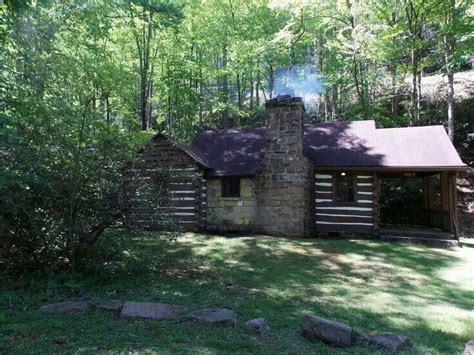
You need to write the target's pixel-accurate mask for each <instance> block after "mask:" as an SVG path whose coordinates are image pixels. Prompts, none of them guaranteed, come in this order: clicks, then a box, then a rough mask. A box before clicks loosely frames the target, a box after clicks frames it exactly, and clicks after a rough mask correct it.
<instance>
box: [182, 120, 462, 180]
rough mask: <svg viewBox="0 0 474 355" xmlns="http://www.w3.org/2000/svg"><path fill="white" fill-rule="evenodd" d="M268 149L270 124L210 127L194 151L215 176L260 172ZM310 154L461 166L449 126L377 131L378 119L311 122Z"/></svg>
mask: <svg viewBox="0 0 474 355" xmlns="http://www.w3.org/2000/svg"><path fill="white" fill-rule="evenodd" d="M264 148H265V129H264V128H243V129H229V130H220V131H216V130H210V131H204V132H202V133H201V134H199V136H198V137H197V138H196V139H195V140H194V141H193V143H192V145H191V147H190V149H191V150H192V151H193V152H194V153H195V154H196V155H198V156H199V158H200V160H202V161H205V162H206V165H207V167H209V168H210V171H209V173H208V175H209V176H245V175H254V174H255V172H256V170H257V168H258V167H259V166H260V163H261V161H262V158H263V155H264ZM304 154H305V155H306V156H307V157H308V159H309V160H310V161H312V162H313V164H314V165H315V166H316V167H321V168H331V167H334V168H364V169H367V168H373V169H374V170H378V169H383V170H386V169H392V168H393V169H406V170H418V169H423V170H426V169H433V170H443V169H448V170H449V169H459V168H463V167H465V166H466V165H465V164H463V162H462V161H461V159H460V158H459V155H458V153H457V152H456V150H455V149H454V146H453V145H452V143H451V141H450V140H449V138H448V136H447V134H446V131H445V130H444V128H443V126H426V127H406V128H385V129H376V128H375V123H374V121H353V122H347V123H346V122H340V123H321V124H307V125H305V126H304Z"/></svg>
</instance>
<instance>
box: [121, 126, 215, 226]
mask: <svg viewBox="0 0 474 355" xmlns="http://www.w3.org/2000/svg"><path fill="white" fill-rule="evenodd" d="M127 177H128V178H127V184H126V187H125V188H126V201H125V203H126V223H127V225H129V226H130V227H133V228H138V229H144V230H198V229H201V228H202V227H204V226H205V223H206V205H207V186H206V181H205V180H204V179H203V171H202V169H201V168H200V166H199V165H198V164H197V163H196V162H195V161H194V160H193V159H192V158H191V157H190V156H189V155H188V154H186V153H185V152H184V151H183V150H181V149H180V148H179V147H177V146H176V145H175V144H174V143H173V142H171V141H170V140H169V139H168V138H166V137H164V136H161V135H158V136H156V137H154V138H153V139H152V141H151V144H150V145H149V146H148V147H147V148H145V149H144V151H143V152H142V153H141V161H140V162H138V163H137V164H135V165H134V166H132V167H130V168H129V169H128V171H127Z"/></svg>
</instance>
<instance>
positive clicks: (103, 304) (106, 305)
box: [95, 300, 123, 312]
mask: <svg viewBox="0 0 474 355" xmlns="http://www.w3.org/2000/svg"><path fill="white" fill-rule="evenodd" d="M95 307H96V308H99V309H102V310H104V311H115V312H118V311H120V310H121V309H122V307H123V301H120V300H103V301H100V302H98V303H97V304H96V305H95Z"/></svg>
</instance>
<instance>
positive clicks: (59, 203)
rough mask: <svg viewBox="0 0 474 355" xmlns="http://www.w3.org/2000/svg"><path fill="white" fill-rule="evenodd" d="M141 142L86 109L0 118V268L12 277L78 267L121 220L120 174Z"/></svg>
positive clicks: (137, 137)
mask: <svg viewBox="0 0 474 355" xmlns="http://www.w3.org/2000/svg"><path fill="white" fill-rule="evenodd" d="M25 113H26V112H25ZM142 138H143V137H142V136H140V135H137V134H133V133H124V132H123V131H122V130H121V129H120V128H119V127H118V126H117V125H114V124H107V123H106V122H105V121H104V120H103V118H102V117H99V116H97V115H95V114H94V112H90V113H85V114H83V115H81V116H80V115H78V114H74V112H73V113H72V114H71V116H60V115H56V116H54V114H53V113H52V112H34V113H33V112H31V111H30V114H28V115H25V114H19V113H17V114H11V115H4V116H3V117H2V120H1V121H0V141H1V142H2V144H1V146H0V152H1V155H2V164H1V166H0V245H1V247H0V259H3V261H0V265H3V268H6V269H8V270H9V271H15V272H22V271H27V270H32V269H36V268H43V267H46V268H56V267H71V268H76V267H78V266H81V267H83V266H84V265H85V263H84V262H83V261H84V258H86V255H88V253H89V252H90V251H91V250H94V248H95V247H96V245H97V243H98V241H99V240H100V237H101V236H102V234H103V232H104V231H105V230H106V229H107V228H108V227H110V226H111V225H113V224H114V223H116V222H117V221H119V220H120V218H121V215H122V210H121V208H122V205H123V204H122V203H121V202H122V201H121V199H122V197H123V196H122V185H123V173H122V169H123V167H124V165H125V163H126V162H127V161H129V160H130V159H133V157H134V155H135V154H136V151H137V145H140V144H142V142H143V139H142ZM78 261H80V262H79V264H80V265H79V264H78Z"/></svg>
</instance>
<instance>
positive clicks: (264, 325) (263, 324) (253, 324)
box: [245, 317, 270, 333]
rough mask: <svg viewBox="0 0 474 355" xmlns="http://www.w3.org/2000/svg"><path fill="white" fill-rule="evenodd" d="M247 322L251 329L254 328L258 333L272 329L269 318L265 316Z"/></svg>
mask: <svg viewBox="0 0 474 355" xmlns="http://www.w3.org/2000/svg"><path fill="white" fill-rule="evenodd" d="M245 324H246V325H247V327H248V328H249V329H251V330H253V331H254V332H256V333H263V332H266V331H268V330H270V327H269V326H268V322H267V320H266V319H265V318H263V317H262V318H255V319H252V320H249V321H248V322H247V323H245Z"/></svg>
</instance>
